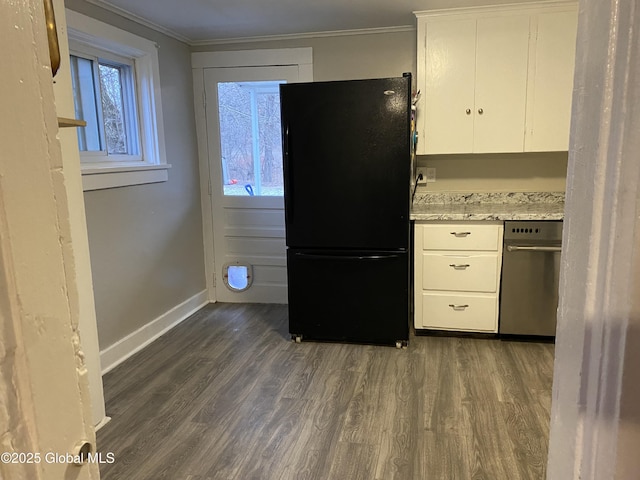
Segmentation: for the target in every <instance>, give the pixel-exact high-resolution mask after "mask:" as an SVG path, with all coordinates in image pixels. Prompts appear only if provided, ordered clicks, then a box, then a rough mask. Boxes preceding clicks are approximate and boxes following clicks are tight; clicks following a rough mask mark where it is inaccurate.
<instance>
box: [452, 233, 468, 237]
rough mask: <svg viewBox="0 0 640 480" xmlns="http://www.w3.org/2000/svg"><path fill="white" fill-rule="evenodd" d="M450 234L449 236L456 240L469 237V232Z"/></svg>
mask: <svg viewBox="0 0 640 480" xmlns="http://www.w3.org/2000/svg"><path fill="white" fill-rule="evenodd" d="M450 233H451V235H453V236H454V237H457V238H464V237H466V236H467V235H471V232H450Z"/></svg>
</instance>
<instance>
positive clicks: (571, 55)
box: [525, 7, 578, 152]
mask: <svg viewBox="0 0 640 480" xmlns="http://www.w3.org/2000/svg"><path fill="white" fill-rule="evenodd" d="M532 23H533V25H532V26H533V27H535V32H536V34H537V36H536V39H535V42H534V43H533V47H532V52H531V57H532V61H531V62H529V65H530V70H531V74H530V78H531V87H530V88H529V95H528V96H527V102H528V103H527V112H528V115H527V131H526V136H525V151H527V152H545V151H558V150H567V149H568V148H569V126H570V123H571V97H572V90H573V70H574V60H575V48H576V33H577V28H578V11H577V8H575V7H574V8H570V9H569V10H565V11H555V12H550V13H540V14H538V15H536V16H535V17H534V18H533V22H532Z"/></svg>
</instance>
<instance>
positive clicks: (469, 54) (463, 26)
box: [418, 20, 476, 153]
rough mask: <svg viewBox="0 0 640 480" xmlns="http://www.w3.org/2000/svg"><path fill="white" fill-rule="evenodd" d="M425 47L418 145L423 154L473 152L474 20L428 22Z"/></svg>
mask: <svg viewBox="0 0 640 480" xmlns="http://www.w3.org/2000/svg"><path fill="white" fill-rule="evenodd" d="M425 47H426V60H425V86H424V90H423V95H424V97H423V101H422V102H421V107H420V110H419V111H418V116H419V117H420V116H423V117H424V124H423V126H422V130H421V131H420V135H421V139H420V141H419V143H418V145H419V146H420V145H422V146H424V147H425V148H426V153H436V152H437V153H470V152H472V151H473V119H474V115H473V109H474V102H475V100H474V96H475V69H476V21H475V20H453V21H434V22H430V23H429V24H428V25H427V28H426V38H425ZM419 128H420V127H419ZM419 153H420V152H419Z"/></svg>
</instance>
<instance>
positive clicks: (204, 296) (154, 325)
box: [100, 290, 209, 375]
mask: <svg viewBox="0 0 640 480" xmlns="http://www.w3.org/2000/svg"><path fill="white" fill-rule="evenodd" d="M207 304H209V297H208V293H207V290H203V291H201V292H199V293H197V294H195V295H194V296H193V297H191V298H188V299H187V300H185V301H184V302H182V303H180V304H179V305H176V306H175V307H173V308H172V309H171V310H169V311H167V312H165V313H163V314H162V315H160V316H159V317H158V318H156V319H155V320H152V321H151V322H149V323H147V324H146V325H144V326H142V327H140V328H139V329H138V330H136V331H135V332H132V333H130V334H129V335H127V336H126V337H124V338H123V339H121V340H119V341H117V342H116V343H114V344H113V345H111V346H109V347H107V348H105V349H104V350H102V351H101V352H100V363H101V365H102V375H104V374H106V373H108V372H110V371H111V370H113V369H114V368H115V367H117V366H118V365H120V364H121V363H122V362H124V361H125V360H126V359H128V358H129V357H131V356H132V355H133V354H134V353H137V352H139V351H140V350H142V349H143V348H144V347H146V346H147V345H149V344H150V343H151V342H153V341H154V340H156V339H157V338H159V337H160V336H162V335H164V334H165V333H167V332H168V331H169V330H171V329H172V328H173V327H175V326H176V325H178V324H179V323H181V322H182V321H184V320H186V319H187V318H188V317H189V316H191V315H192V314H194V313H195V312H197V311H198V310H200V309H201V308H202V307H204V306H205V305H207Z"/></svg>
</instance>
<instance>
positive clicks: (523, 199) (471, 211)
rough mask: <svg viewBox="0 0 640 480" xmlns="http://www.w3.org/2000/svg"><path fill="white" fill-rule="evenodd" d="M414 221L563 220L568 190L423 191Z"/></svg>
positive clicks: (417, 199)
mask: <svg viewBox="0 0 640 480" xmlns="http://www.w3.org/2000/svg"><path fill="white" fill-rule="evenodd" d="M410 218H411V220H562V219H564V192H498V193H422V194H416V196H415V198H414V201H413V204H412V206H411V216H410Z"/></svg>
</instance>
